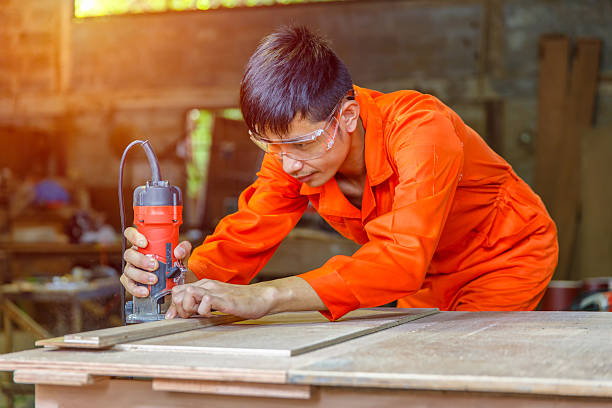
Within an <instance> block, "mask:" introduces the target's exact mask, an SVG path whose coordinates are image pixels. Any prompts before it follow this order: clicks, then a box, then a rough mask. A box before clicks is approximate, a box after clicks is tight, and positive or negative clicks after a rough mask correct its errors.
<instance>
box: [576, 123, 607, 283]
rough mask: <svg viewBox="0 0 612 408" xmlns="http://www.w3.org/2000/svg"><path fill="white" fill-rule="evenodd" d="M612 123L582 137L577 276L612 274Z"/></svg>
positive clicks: (587, 276)
mask: <svg viewBox="0 0 612 408" xmlns="http://www.w3.org/2000/svg"><path fill="white" fill-rule="evenodd" d="M610 158H612V126H607V127H602V128H595V129H592V130H587V131H585V133H584V134H583V137H582V173H581V174H582V179H581V183H580V187H581V193H582V194H581V195H582V200H583V201H582V217H581V221H580V228H579V235H578V236H579V239H578V242H579V244H580V250H579V254H580V261H579V265H580V268H579V269H580V276H579V277H578V278H579V279H584V278H589V277H590V278H592V277H596V276H610V275H612V228H611V226H612V211H610V203H612V177H610V175H611V174H612V160H610Z"/></svg>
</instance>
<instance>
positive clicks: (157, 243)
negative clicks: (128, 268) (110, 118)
mask: <svg viewBox="0 0 612 408" xmlns="http://www.w3.org/2000/svg"><path fill="white" fill-rule="evenodd" d="M136 145H140V146H142V148H143V149H144V151H145V154H146V156H147V159H148V161H149V166H150V167H151V180H150V181H147V182H146V184H145V185H143V186H139V187H137V188H136V189H135V190H134V201H133V205H134V225H135V226H136V228H137V229H138V231H139V232H140V233H141V234H143V235H144V236H145V238H146V239H147V246H146V247H145V248H138V252H140V253H143V254H145V255H147V256H149V257H151V258H154V259H156V260H157V262H158V265H159V266H158V268H157V269H156V270H155V271H153V273H154V274H155V275H157V283H156V284H154V285H142V286H148V289H149V296H147V297H145V298H138V297H136V296H134V298H133V300H132V301H128V302H125V288H123V287H122V289H121V295H122V297H121V305H122V313H121V317H122V320H123V322H124V324H126V323H143V322H150V321H156V320H163V319H164V313H165V310H164V306H166V305H165V304H164V300H165V297H166V295H168V294H170V293H171V291H172V288H173V287H174V286H176V285H182V284H183V283H184V281H185V271H186V269H185V267H184V266H183V265H182V264H181V262H180V261H179V260H177V259H176V258H175V257H174V248H175V247H176V246H177V245H178V239H179V227H180V225H181V224H182V222H183V219H182V214H183V201H182V195H181V190H180V189H179V188H178V187H176V186H171V185H170V184H169V183H168V181H164V180H162V179H161V172H160V170H159V162H158V161H157V157H156V156H155V153H154V152H153V148H152V147H151V144H150V143H149V141H148V140H146V141H142V140H135V141H133V142H132V143H130V144H129V145H128V146H127V147H126V148H125V150H124V152H123V155H122V157H121V162H120V165H119V206H120V209H121V230H122V231H124V230H125V211H124V205H123V167H124V163H125V158H126V156H127V153H128V151H129V150H130V149H131V148H132V147H133V146H136ZM125 243H126V242H125V237H124V238H123V253H125ZM124 268H125V261H123V265H122V270H123V269H124ZM139 285H140V284H139Z"/></svg>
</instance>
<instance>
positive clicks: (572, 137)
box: [551, 39, 601, 278]
mask: <svg viewBox="0 0 612 408" xmlns="http://www.w3.org/2000/svg"><path fill="white" fill-rule="evenodd" d="M600 49H601V42H600V41H599V40H597V39H582V40H578V41H577V44H576V52H575V53H574V58H573V61H572V71H571V76H570V81H569V88H568V92H567V96H566V103H565V114H564V120H563V122H562V123H563V132H562V133H561V134H560V135H562V136H563V143H562V144H561V146H560V147H561V149H560V150H559V156H557V157H556V161H557V163H558V164H557V169H556V170H557V175H556V178H557V180H558V184H557V189H556V190H555V192H554V195H553V203H554V206H553V207H552V208H551V215H552V217H553V219H554V220H555V222H556V223H557V229H558V231H559V264H558V267H557V270H558V273H559V274H560V276H562V277H570V278H574V276H571V273H572V265H573V263H574V254H575V251H574V247H575V242H576V225H577V217H578V208H579V205H580V201H581V200H580V179H581V176H580V171H581V164H580V156H581V154H580V150H581V138H582V133H583V129H584V128H585V127H587V126H590V125H591V123H592V120H593V107H594V103H595V91H596V89H597V80H598V78H597V76H598V71H599V53H600ZM557 278H558V276H557Z"/></svg>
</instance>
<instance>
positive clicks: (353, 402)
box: [36, 379, 610, 408]
mask: <svg viewBox="0 0 612 408" xmlns="http://www.w3.org/2000/svg"><path fill="white" fill-rule="evenodd" d="M151 387H152V385H151V381H143V380H131V381H128V380H118V379H111V380H110V381H109V382H108V383H103V384H99V385H92V386H89V387H62V386H53V385H37V386H36V406H37V407H62V408H81V407H84V406H85V407H87V408H108V407H181V408H200V407H215V408H243V407H245V406H248V407H249V408H286V407H309V408H315V407H318V408H322V407H330V408H337V407H360V408H361V407H427V408H447V407H453V408H474V407H495V408H526V407H529V408H608V407H609V406H610V400H609V399H598V398H576V397H559V396H555V395H552V396H550V395H528V394H500V393H483V392H467V391H462V392H449V391H437V390H432V391H421V390H413V389H406V390H397V389H395V390H393V389H385V388H379V389H376V388H359V387H317V388H318V389H317V390H316V394H315V395H316V396H315V397H313V398H310V399H307V400H287V399H280V398H249V397H242V396H225V395H214V394H208V395H206V394H196V393H183V392H171V391H155V392H153V391H151Z"/></svg>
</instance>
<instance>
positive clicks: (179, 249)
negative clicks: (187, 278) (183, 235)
mask: <svg viewBox="0 0 612 408" xmlns="http://www.w3.org/2000/svg"><path fill="white" fill-rule="evenodd" d="M190 254H191V242H189V241H183V242H181V243H180V244H178V245H177V246H176V248H174V256H175V257H176V258H177V259H180V260H181V261H182V262H183V263H184V264H187V259H188V258H189V255H190Z"/></svg>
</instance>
